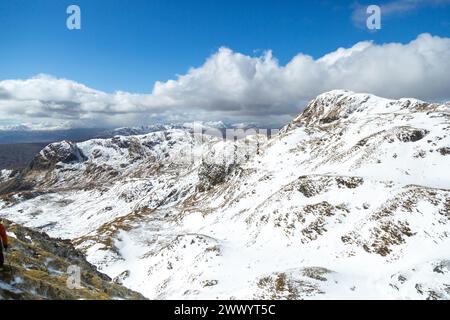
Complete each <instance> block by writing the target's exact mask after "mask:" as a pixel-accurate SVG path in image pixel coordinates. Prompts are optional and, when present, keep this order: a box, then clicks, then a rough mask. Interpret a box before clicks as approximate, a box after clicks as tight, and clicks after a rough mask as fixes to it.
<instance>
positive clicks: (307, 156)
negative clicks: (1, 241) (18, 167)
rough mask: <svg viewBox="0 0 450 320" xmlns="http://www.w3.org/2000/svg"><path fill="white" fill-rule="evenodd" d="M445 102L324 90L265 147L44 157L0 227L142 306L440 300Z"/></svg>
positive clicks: (191, 140) (448, 129)
mask: <svg viewBox="0 0 450 320" xmlns="http://www.w3.org/2000/svg"><path fill="white" fill-rule="evenodd" d="M449 108H450V105H448V104H429V103H425V102H422V101H418V100H414V99H401V100H388V99H383V98H379V97H375V96H373V95H368V94H355V93H352V92H347V91H332V92H328V93H325V94H322V95H320V96H318V97H317V98H316V99H314V100H313V101H312V102H311V103H310V104H309V105H308V107H307V108H306V109H305V110H304V111H303V112H302V113H301V114H300V115H299V116H298V117H296V118H295V119H294V120H293V121H292V122H291V123H290V124H288V125H287V126H286V127H285V128H283V129H282V130H281V132H280V133H279V134H278V135H277V136H276V137H273V138H271V139H269V140H268V139H267V138H266V137H264V136H261V135H255V136H251V137H247V139H243V140H239V141H237V142H234V141H221V140H219V139H218V138H217V137H205V136H202V137H201V138H199V137H198V136H196V135H195V134H193V133H192V132H189V131H188V130H183V129H170V130H165V131H161V132H153V133H150V134H146V135H142V136H131V137H115V138H113V139H105V140H100V139H98V140H90V141H86V142H83V143H77V144H72V143H69V142H62V143H58V144H54V145H50V146H48V147H47V148H46V149H44V150H43V151H42V152H41V153H40V154H39V155H38V156H37V157H36V158H35V160H34V161H33V163H32V164H31V165H30V167H29V168H28V169H27V170H24V171H23V172H21V173H20V174H17V175H15V176H13V177H11V175H6V174H4V175H3V176H4V178H3V182H2V183H1V184H0V194H3V196H2V198H1V200H0V208H1V213H0V216H2V217H7V218H9V219H11V220H14V221H16V222H19V223H24V224H25V225H27V226H32V227H35V228H40V229H41V230H45V231H46V232H48V233H49V234H50V235H51V236H55V237H63V238H67V239H70V240H71V241H72V243H74V244H75V245H76V247H77V248H79V249H81V250H83V251H84V252H85V253H86V255H87V257H88V260H89V261H90V262H91V263H93V264H94V265H96V266H98V267H99V269H100V270H102V271H103V272H105V273H106V274H108V275H109V276H111V277H116V276H118V275H120V276H121V279H122V282H123V284H124V285H125V286H127V287H129V288H131V289H133V290H136V291H138V292H141V293H142V294H144V295H145V296H146V297H148V298H158V299H164V298H181V299H186V298H192V299H200V298H209V299H211V298H225V299H229V298H245V299H247V298H250V299H251V298H275V299H306V298H315V299H327V298H334V299H351V298H376V299H378V298H387V299H407V298H414V299H448V298H450V262H449V261H450V254H449V253H450V238H449V235H450V234H449V230H450V229H449V226H450V225H449V220H450V176H449V175H447V174H445V172H447V171H448V167H449V163H450V137H449V133H450V112H449Z"/></svg>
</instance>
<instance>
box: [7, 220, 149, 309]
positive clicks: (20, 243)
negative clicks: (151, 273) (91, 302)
mask: <svg viewBox="0 0 450 320" xmlns="http://www.w3.org/2000/svg"><path fill="white" fill-rule="evenodd" d="M4 222H6V223H5V224H4V225H5V226H6V228H7V229H8V234H9V238H10V248H11V249H10V251H8V252H7V253H5V255H6V263H5V267H4V270H3V271H0V299H19V300H22V299H25V300H41V299H96V300H97V299H102V300H104V299H143V296H141V295H140V294H138V293H136V292H133V291H131V290H129V289H127V288H125V287H123V286H121V285H119V284H116V283H114V282H112V280H111V279H110V278H109V277H108V276H106V275H104V274H102V273H100V272H98V271H97V269H96V268H95V267H94V266H93V265H91V264H90V263H88V262H87V261H86V260H85V258H84V257H83V255H82V254H81V253H80V252H78V251H77V250H76V249H75V248H74V247H73V246H72V244H71V243H70V241H67V240H59V239H51V238H50V237H49V236H47V235H46V234H43V233H40V232H37V231H35V230H31V229H29V228H25V227H22V226H20V225H18V224H14V223H11V222H10V221H4ZM70 266H72V267H73V266H76V267H79V268H80V283H79V284H78V283H77V282H76V280H74V281H71V280H70V278H69V277H70V275H71V273H70ZM74 279H75V278H74Z"/></svg>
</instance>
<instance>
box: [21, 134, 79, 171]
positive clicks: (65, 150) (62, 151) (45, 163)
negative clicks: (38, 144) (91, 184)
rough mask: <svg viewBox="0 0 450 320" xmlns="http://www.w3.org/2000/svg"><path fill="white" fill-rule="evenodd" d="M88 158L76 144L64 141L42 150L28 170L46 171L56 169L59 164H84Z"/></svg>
mask: <svg viewBox="0 0 450 320" xmlns="http://www.w3.org/2000/svg"><path fill="white" fill-rule="evenodd" d="M85 160H86V157H85V156H84V155H83V153H82V152H81V150H80V149H79V148H78V147H77V146H76V144H74V143H72V142H69V141H62V142H57V143H52V144H49V145H48V146H47V147H45V148H44V149H42V150H41V152H39V153H38V154H37V155H36V156H35V157H34V159H33V161H31V163H30V165H29V167H28V170H36V171H45V170H49V169H51V168H54V167H55V165H56V164H57V163H59V162H61V163H74V162H83V161H85Z"/></svg>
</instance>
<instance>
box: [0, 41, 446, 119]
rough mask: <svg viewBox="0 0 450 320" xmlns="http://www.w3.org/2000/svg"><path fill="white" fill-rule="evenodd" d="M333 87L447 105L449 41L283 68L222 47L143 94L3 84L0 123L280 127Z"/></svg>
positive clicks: (368, 45)
mask: <svg viewBox="0 0 450 320" xmlns="http://www.w3.org/2000/svg"><path fill="white" fill-rule="evenodd" d="M333 89H348V90H352V91H356V92H368V93H373V94H377V95H380V96H383V97H389V98H401V97H414V98H418V99H423V100H431V101H447V100H449V99H450V38H440V37H436V36H431V35H429V34H422V35H419V36H418V37H417V39H415V40H413V41H411V42H410V43H407V44H401V43H387V44H375V43H373V42H359V43H357V44H355V45H354V46H353V47H351V48H339V49H337V50H336V51H334V52H331V53H329V54H327V55H325V56H323V57H321V58H319V59H314V58H312V57H311V56H308V55H305V54H302V53H300V54H298V55H296V56H295V57H294V58H293V59H292V60H291V61H290V62H289V63H287V64H286V65H280V64H279V63H278V61H277V59H276V58H275V57H273V56H272V53H271V52H270V51H267V52H265V53H264V54H263V55H261V56H247V55H243V54H240V53H238V52H234V51H232V50H231V49H228V48H220V49H219V50H218V51H217V52H216V53H215V54H213V55H212V56H210V57H209V58H208V59H207V60H206V61H205V63H204V64H203V65H202V66H200V67H198V68H192V69H190V70H189V71H188V72H187V73H186V74H184V75H180V76H178V77H177V78H176V79H175V80H169V81H167V82H156V83H155V84H154V87H153V90H152V92H150V93H148V94H136V93H129V92H115V93H106V92H102V91H98V90H95V89H92V88H89V87H87V86H85V85H83V84H81V83H77V82H74V81H71V80H67V79H57V78H54V77H51V76H47V75H38V76H36V77H33V78H31V79H25V80H3V81H0V119H2V120H3V122H16V123H17V122H36V121H45V122H49V121H50V122H58V121H59V122H64V123H68V122H70V123H71V124H72V125H73V126H82V127H88V126H121V125H140V124H148V123H151V122H157V121H158V122H161V121H186V120H218V119H221V120H225V121H251V122H256V123H259V124H261V125H281V124H284V123H286V122H287V121H289V120H290V119H291V118H292V117H293V116H295V115H296V114H297V113H298V112H300V111H301V110H302V108H304V107H305V106H306V104H307V103H308V101H309V100H311V99H312V98H314V97H315V96H317V95H318V94H320V93H322V92H324V91H328V90H333Z"/></svg>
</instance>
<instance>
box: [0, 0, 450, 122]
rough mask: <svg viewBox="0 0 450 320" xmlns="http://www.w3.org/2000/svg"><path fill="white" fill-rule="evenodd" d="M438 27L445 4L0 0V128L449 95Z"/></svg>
mask: <svg viewBox="0 0 450 320" xmlns="http://www.w3.org/2000/svg"><path fill="white" fill-rule="evenodd" d="M71 4H76V5H78V6H79V7H80V8H81V24H82V28H81V30H68V29H67V28H66V19H67V17H68V15H67V13H66V9H67V7H68V6H69V5H71ZM370 4H377V5H379V6H380V7H381V20H382V21H381V24H382V28H381V30H378V31H371V30H368V29H367V27H366V24H365V21H366V19H367V13H366V8H367V6H368V5H370ZM449 36H450V0H385V1H378V2H377V1H373V0H371V1H365V0H361V1H358V2H357V1H331V0H330V1H326V0H322V1H312V0H311V1H300V0H292V1H289V0H240V1H238V0H226V1H225V0H210V1H206V0H192V1H187V0H183V1H181V0H178V1H176V0H147V1H144V0H133V1H125V0H71V1H66V0H33V1H30V0H1V1H0V44H1V50H0V129H1V126H2V125H5V124H6V125H10V124H23V123H25V124H31V125H36V126H38V127H46V126H56V127H58V126H61V125H64V126H70V127H92V126H104V127H106V126H107V127H114V126H132V125H145V124H150V123H154V122H179V121H195V120H224V121H228V122H241V121H244V122H256V123H260V124H262V125H271V126H281V125H283V124H285V123H287V122H289V121H290V120H291V119H292V117H293V116H295V115H296V114H298V113H299V112H300V111H301V110H302V109H303V108H304V107H305V106H306V105H307V103H308V102H309V101H310V100H311V99H313V98H314V97H315V96H317V95H318V94H320V93H323V92H325V91H329V90H334V89H346V90H351V91H355V92H366V93H372V94H376V95H380V96H383V97H386V98H401V97H413V98H418V99H422V100H426V101H448V100H450V37H449Z"/></svg>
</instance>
